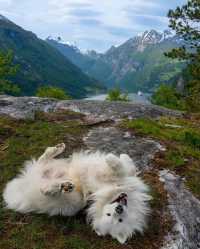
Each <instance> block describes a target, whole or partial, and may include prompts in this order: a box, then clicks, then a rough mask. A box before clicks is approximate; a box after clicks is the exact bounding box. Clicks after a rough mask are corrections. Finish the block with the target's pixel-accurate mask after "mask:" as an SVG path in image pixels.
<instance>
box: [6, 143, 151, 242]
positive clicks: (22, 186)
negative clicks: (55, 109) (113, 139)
mask: <svg viewBox="0 0 200 249" xmlns="http://www.w3.org/2000/svg"><path fill="white" fill-rule="evenodd" d="M64 148H65V146H64V144H60V145H57V146H56V147H50V148H47V150H46V151H45V153H44V154H43V155H42V156H41V157H40V158H39V159H38V160H37V161H32V162H28V163H27V165H26V166H25V169H24V170H23V171H22V173H21V174H20V175H19V176H18V177H17V178H15V179H14V180H12V181H11V182H9V183H8V184H7V186H6V188H5V191H4V194H3V196H4V200H5V202H6V204H7V207H8V208H10V209H14V210H16V211H19V212H23V213H26V212H38V213H48V214H50V215H57V214H62V215H66V216H72V215H75V214H76V213H77V212H78V211H80V210H81V209H82V208H83V207H85V206H86V204H87V202H88V200H90V201H91V205H90V206H89V208H88V209H87V219H88V221H89V222H90V223H91V225H92V227H93V229H94V230H95V231H96V233H97V234H98V235H102V236H104V235H106V234H110V235H111V236H112V237H113V238H116V239H117V240H118V241H119V242H120V243H124V242H125V241H126V240H127V239H128V238H129V237H131V236H132V234H134V232H135V231H139V232H143V229H144V227H145V224H146V216H147V214H148V212H149V209H148V200H149V199H150V196H149V195H148V187H147V185H145V184H144V183H143V182H142V180H141V179H140V178H138V177H137V176H136V167H135V165H134V163H133V161H132V160H131V158H130V157H129V156H128V155H125V154H122V155H120V157H119V158H118V157H117V156H115V155H113V154H104V153H101V152H96V153H87V152H80V153H74V154H73V155H72V157H71V158H69V159H54V157H55V156H57V155H58V154H60V153H61V152H63V150H64ZM69 186H70V187H72V186H73V189H72V188H69V189H68V187H69ZM122 193H125V194H126V195H127V198H126V199H127V205H121V204H120V203H118V202H115V199H116V198H117V197H118V196H120V194H122ZM119 204H120V206H122V207H121V208H122V209H123V211H122V213H120V214H119V213H117V212H116V208H117V206H119ZM108 214H109V216H108Z"/></svg>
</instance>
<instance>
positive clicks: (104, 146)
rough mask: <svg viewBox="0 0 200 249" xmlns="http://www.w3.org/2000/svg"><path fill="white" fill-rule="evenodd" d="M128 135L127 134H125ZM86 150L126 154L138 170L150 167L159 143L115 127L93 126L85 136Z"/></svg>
mask: <svg viewBox="0 0 200 249" xmlns="http://www.w3.org/2000/svg"><path fill="white" fill-rule="evenodd" d="M127 135H128V136H127ZM84 142H85V144H86V146H87V148H88V150H91V151H96V150H100V151H103V152H107V153H114V154H116V155H120V154H124V153H125V154H128V155H129V156H130V157H131V158H132V159H133V160H134V162H135V164H136V166H137V168H138V169H139V170H140V171H144V170H146V169H148V168H149V167H150V164H149V162H150V160H151V159H152V157H153V155H155V153H156V152H158V151H159V150H160V144H159V143H157V142H155V141H153V140H148V139H144V138H136V137H134V136H132V135H131V134H127V132H124V131H122V130H120V129H117V128H116V127H106V128H105V127H98V128H94V129H93V130H91V131H90V132H89V134H88V135H87V137H85V139H84Z"/></svg>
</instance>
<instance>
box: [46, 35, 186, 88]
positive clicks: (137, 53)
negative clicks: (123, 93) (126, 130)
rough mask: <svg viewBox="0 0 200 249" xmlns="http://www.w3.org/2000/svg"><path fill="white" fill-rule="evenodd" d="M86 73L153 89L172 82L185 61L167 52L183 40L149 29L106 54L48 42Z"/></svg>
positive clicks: (111, 82) (109, 82) (110, 82)
mask: <svg viewBox="0 0 200 249" xmlns="http://www.w3.org/2000/svg"><path fill="white" fill-rule="evenodd" d="M48 42H49V44H51V45H53V46H54V47H55V48H57V49H58V50H59V51H60V52H61V53H62V54H63V55H64V56H66V57H67V58H68V59H70V60H72V61H73V63H74V64H76V65H78V66H79V67H80V68H81V69H82V70H83V71H84V72H85V73H87V74H88V75H90V76H91V77H94V78H96V79H98V80H100V81H102V82H104V83H105V84H106V86H107V87H108V88H111V87H113V86H116V85H117V86H120V87H121V88H122V89H124V90H128V91H130V92H134V91H138V90H142V91H146V92H151V91H153V89H154V88H155V87H157V86H158V85H159V84H162V83H171V82H173V80H174V79H175V78H177V77H178V75H179V74H180V72H181V70H182V68H183V66H184V65H183V64H182V63H180V62H178V61H174V60H171V59H169V58H166V57H165V56H164V52H166V51H169V50H171V49H172V48H174V47H177V46H179V44H180V42H181V41H180V39H178V38H177V37H175V36H174V35H173V34H171V33H170V32H169V31H164V32H163V33H159V32H157V31H155V30H151V31H146V32H144V33H143V34H142V35H139V36H136V37H134V38H132V39H130V40H128V41H127V42H125V43H124V44H122V45H121V46H118V47H114V46H113V47H111V48H110V49H109V50H108V51H107V52H106V53H105V54H98V53H95V52H94V51H92V52H90V53H88V54H81V53H80V51H79V50H77V49H76V48H75V47H72V46H69V45H67V44H60V42H59V41H55V40H54V41H53V40H50V41H48Z"/></svg>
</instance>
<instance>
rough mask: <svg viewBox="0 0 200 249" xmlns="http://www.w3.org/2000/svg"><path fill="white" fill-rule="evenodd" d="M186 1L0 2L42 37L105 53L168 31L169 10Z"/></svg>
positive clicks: (5, 11)
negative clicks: (141, 36) (134, 39)
mask: <svg viewBox="0 0 200 249" xmlns="http://www.w3.org/2000/svg"><path fill="white" fill-rule="evenodd" d="M185 1H186V0H174V1H173V3H172V2H171V1H170V2H169V3H168V2H165V3H163V0H148V1H147V0H101V1H99V0H0V9H1V13H0V14H4V15H6V16H7V17H8V18H10V19H11V20H12V21H14V22H16V23H17V24H19V25H21V26H22V27H24V28H25V29H28V30H31V31H33V32H35V33H36V34H38V35H39V36H40V37H42V38H45V37H47V36H48V35H53V36H55V35H59V36H62V37H63V39H65V40H69V41H70V42H72V43H73V41H77V43H78V44H79V45H80V46H81V47H82V48H84V49H87V48H90V49H97V50H102V49H106V48H109V46H111V45H112V44H119V43H121V42H123V41H125V40H126V39H128V38H130V37H131V36H133V35H134V34H136V33H138V32H142V31H144V30H146V29H149V28H154V27H155V28H159V29H163V28H166V27H167V22H168V20H167V18H166V17H165V16H166V13H167V11H168V9H169V8H173V7H175V6H176V5H178V4H180V3H184V2H185ZM120 30H121V32H120ZM129 31H130V33H129Z"/></svg>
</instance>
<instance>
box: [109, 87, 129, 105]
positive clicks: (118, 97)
mask: <svg viewBox="0 0 200 249" xmlns="http://www.w3.org/2000/svg"><path fill="white" fill-rule="evenodd" d="M106 100H108V101H125V102H127V101H129V99H128V94H122V93H121V91H120V89H119V88H115V89H112V90H110V91H109V92H108V96H107V98H106Z"/></svg>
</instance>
